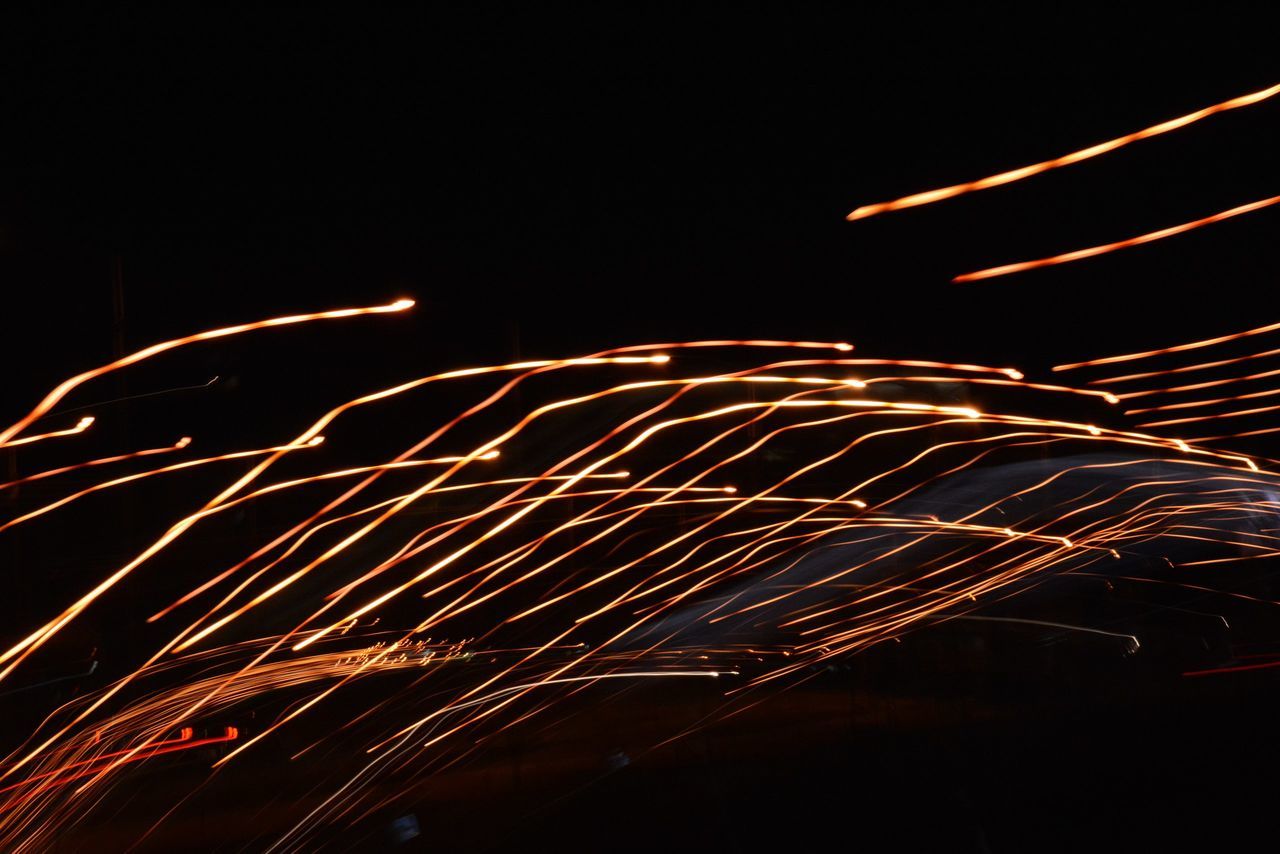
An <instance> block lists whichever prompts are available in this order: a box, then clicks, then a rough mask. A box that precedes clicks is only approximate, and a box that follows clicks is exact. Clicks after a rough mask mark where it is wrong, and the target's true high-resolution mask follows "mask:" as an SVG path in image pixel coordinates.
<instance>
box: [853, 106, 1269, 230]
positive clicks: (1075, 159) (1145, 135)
mask: <svg viewBox="0 0 1280 854" xmlns="http://www.w3.org/2000/svg"><path fill="white" fill-rule="evenodd" d="M1276 94H1280V83H1277V84H1276V85H1274V86H1269V87H1268V88H1266V89H1262V90H1260V91H1258V92H1252V93H1250V94H1248V95H1240V96H1239V97H1236V98H1231V99H1230V100H1227V101H1223V102H1221V103H1218V104H1214V105H1213V106H1210V107H1204V108H1203V109H1199V110H1196V111H1195V112H1192V113H1187V114H1186V115H1184V116H1179V117H1178V118H1176V119H1169V120H1168V121H1164V122H1160V123H1159V124H1156V125H1152V126H1151V127H1148V128H1144V129H1142V130H1140V131H1135V132H1133V133H1128V134H1125V135H1124V136H1118V137H1116V138H1115V139H1110V140H1107V141H1106V142H1101V143H1098V144H1097V145H1091V146H1089V147H1088V148H1082V149H1080V150H1079V151H1073V152H1071V153H1070V154H1064V155H1062V156H1061V157H1055V158H1053V159H1051V160H1043V161H1041V162H1039V163H1033V164H1031V165H1030V166H1022V167H1020V168H1018V169H1011V170H1009V171H1008V172H1001V173H999V174H996V175H991V176H989V177H986V178H979V179H978V180H976V181H967V182H965V183H963V184H953V185H952V186H950V187H941V188H939V189H936V190H927V191H925V192H923V193H914V194H912V195H910V196H903V197H902V198H900V199H895V200H893V201H890V202H879V203H877V204H872V205H863V206H862V207H859V208H856V209H855V210H854V211H853V212H852V213H850V214H849V215H848V216H847V217H846V219H848V220H849V221H851V222H852V221H854V220H859V219H866V218H867V217H869V216H875V215H876V214H881V213H885V212H887V211H896V210H902V209H904V208H912V207H918V206H920V205H927V204H932V203H933V202H940V201H943V200H944V199H952V198H955V197H956V196H961V195H964V194H966V193H972V192H976V191H977V190H986V189H990V188H991V187H999V186H1002V185H1004V184H1012V183H1013V182H1014V181H1021V180H1023V179H1024V178H1030V177H1032V176H1033V175H1040V174H1042V173H1044V172H1048V171H1050V170H1053V169H1060V168H1062V167H1063V166H1070V165H1071V164H1073V163H1079V162H1081V161H1083V160H1088V159H1090V158H1093V157H1098V156H1100V155H1103V154H1107V153H1109V152H1112V151H1115V150H1116V149H1118V148H1122V147H1124V146H1126V145H1129V144H1130V143H1133V142H1137V141H1138V140H1142V139H1150V138H1151V137H1153V136H1159V135H1161V134H1165V133H1169V132H1170V131H1175V130H1178V129H1179V128H1184V127H1186V126H1187V125H1190V124H1193V123H1195V122H1198V121H1200V120H1201V119H1206V118H1208V117H1209V116H1213V115H1216V114H1218V113H1221V112H1225V111H1227V110H1235V109H1238V108H1240V107H1248V106H1251V105H1253V104H1258V103H1261V102H1262V101H1265V100H1267V99H1268V98H1271V97H1274V96H1275V95H1276Z"/></svg>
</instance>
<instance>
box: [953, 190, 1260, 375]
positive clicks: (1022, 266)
mask: <svg viewBox="0 0 1280 854" xmlns="http://www.w3.org/2000/svg"><path fill="white" fill-rule="evenodd" d="M1276 202H1280V196H1271V197H1269V198H1265V199H1259V200H1258V201H1256V202H1249V203H1248V204H1244V205H1238V206H1237V207H1234V208H1230V209H1228V210H1225V211H1221V212H1219V213H1216V214H1212V215H1210V216H1206V217H1201V218H1200V219H1197V220H1192V221H1191V222H1184V223H1182V224H1180V225H1174V226H1170V227H1169V228H1162V229H1159V230H1157V231H1149V232H1147V233H1146V234H1139V235H1138V236H1137V237H1130V238H1128V239H1127V240H1117V241H1115V242H1114V243H1104V244H1102V245H1100V246H1090V247H1089V248H1087V249H1076V250H1074V251H1072V252H1064V253H1062V254H1061V255H1051V256H1049V257H1048V258H1039V259H1037V260H1035V261H1019V262H1017V263H1016V264H1003V265H1001V266H999V267H988V268H986V269H985V270H977V271H975V272H973V273H963V274H961V275H959V276H956V277H955V278H953V279H952V280H951V281H952V282H955V283H957V284H962V283H964V282H976V281H980V280H982V279H993V278H995V277H997V276H1008V275H1010V274H1012V273H1022V272H1025V271H1027V270H1038V269H1040V268H1041V267H1052V266H1054V265H1056V264H1066V263H1069V262H1071V261H1081V260H1083V259H1085V258H1094V257H1096V256H1098V255H1106V254H1107V253H1108V252H1115V251H1116V250H1118V249H1128V248H1130V247H1132V246H1141V245H1142V244H1144V243H1152V242H1154V241H1156V240H1163V239H1164V238H1166V237H1174V236H1175V235H1178V234H1185V233H1186V232H1188V231H1193V230H1194V229H1197V228H1202V227H1203V226H1206V225H1212V224H1213V223H1215V222H1222V221H1223V220H1226V219H1231V218H1232V217H1237V216H1240V215H1242V214H1247V213H1252V212H1253V211H1257V210H1261V209H1263V208H1268V207H1270V206H1272V205H1274V204H1275V203H1276ZM1066 367H1078V366H1066ZM1066 367H1064V368H1062V370H1065V369H1066Z"/></svg>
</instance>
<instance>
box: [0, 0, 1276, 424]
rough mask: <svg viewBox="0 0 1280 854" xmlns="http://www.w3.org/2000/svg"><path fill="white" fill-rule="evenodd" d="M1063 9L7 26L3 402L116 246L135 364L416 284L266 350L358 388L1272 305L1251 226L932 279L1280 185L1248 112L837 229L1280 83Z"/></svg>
mask: <svg viewBox="0 0 1280 854" xmlns="http://www.w3.org/2000/svg"><path fill="white" fill-rule="evenodd" d="M1073 15H1075V17H1070V18H1065V19H1063V20H1062V21H1060V22H1059V23H1058V24H1056V25H1055V26H1054V28H1053V29H1052V30H1048V29H1045V26H1046V25H1044V24H1040V23H1037V22H1034V21H1032V17H1033V16H1032V15H1031V14H1030V13H1029V12H1028V13H1027V14H1026V16H1024V17H1023V18H1021V19H1018V18H1016V17H1015V18H1014V19H997V18H994V17H977V16H971V15H969V14H966V15H952V16H950V17H947V18H945V19H939V18H938V17H935V16H932V15H928V14H926V13H925V11H924V10H923V9H911V10H906V11H904V12H902V13H901V14H900V15H898V16H897V17H896V18H893V19H886V18H871V17H868V16H865V15H862V14H859V13H854V12H847V13H845V14H821V15H820V14H815V15H813V16H802V15H798V14H792V13H784V12H780V11H779V12H774V13H772V14H770V15H750V16H744V15H743V14H742V13H741V12H740V11H735V10H734V9H733V8H732V7H730V6H723V7H715V6H703V7H701V11H698V12H697V13H690V12H688V11H682V12H678V13H677V12H674V11H672V10H670V9H668V10H666V11H661V12H660V11H646V12H641V11H634V10H633V11H631V12H629V13H628V14H627V15H626V16H605V15H603V14H600V13H586V14H581V15H574V16H569V15H564V14H561V15H557V16H554V17H549V16H546V15H544V14H543V13H541V12H535V11H531V10H528V9H526V10H524V11H521V12H516V13H510V12H503V13H499V12H497V11H491V12H488V13H476V14H473V15H470V16H469V17H466V18H457V17H454V18H446V17H440V16H438V15H436V14H435V13H433V12H430V11H427V10H425V9H418V10H413V11H401V12H396V13H381V14H379V15H370V16H359V17H355V16H351V15H345V14H333V13H318V12H316V11H314V10H308V9H303V8H295V9H292V10H283V11H281V10H277V11H271V12H258V13H254V14H252V15H247V16H236V17H231V16H228V15H227V14H225V13H221V12H218V13H203V14H192V13H190V12H186V11H183V12H178V11H174V12H169V13H155V12H149V13H146V14H145V15H144V14H143V13H139V12H129V13H106V12H96V13H92V14H89V13H82V14H80V15H77V16H65V17H62V18H57V19H53V18H50V19H42V20H18V19H14V18H12V17H9V19H8V20H7V21H6V26H4V27H3V29H4V31H5V32H6V36H5V45H4V49H3V51H2V53H3V54H4V62H5V64H6V66H7V74H6V77H7V82H6V83H5V86H4V99H5V102H6V107H5V116H6V132H5V135H4V137H5V138H4V142H3V146H4V148H5V149H6V151H5V153H4V157H3V169H4V172H5V173H6V174H5V175H4V180H3V182H2V183H0V187H2V189H0V193H2V196H0V275H2V276H3V283H4V284H3V288H4V293H5V299H6V304H5V306H4V314H5V320H4V323H3V329H4V333H5V337H4V341H3V343H2V344H0V356H3V357H4V359H5V364H7V365H10V366H13V367H14V368H15V369H16V370H14V371H9V372H6V375H5V376H4V377H3V379H2V380H0V383H3V388H4V391H5V398H6V399H5V403H4V408H5V411H6V412H8V411H13V410H16V409H17V408H18V407H19V406H21V405H22V404H23V403H25V402H26V401H28V400H29V399H30V398H31V397H32V396H34V395H35V394H36V393H37V392H38V391H40V390H42V389H45V388H47V387H48V386H49V385H50V384H51V383H52V382H53V381H55V380H56V379H59V378H61V377H62V376H63V375H65V374H67V373H70V372H72V371H74V370H77V369H80V368H83V367H85V366H88V365H89V364H93V363H97V362H100V361H104V360H105V359H107V358H108V357H109V356H110V354H111V347H112V330H111V313H112V307H111V306H112V303H111V275H110V268H111V259H112V258H114V257H119V258H120V259H121V261H122V265H123V271H124V285H125V296H126V322H125V344H126V346H127V347H128V348H129V349H133V348H136V347H140V346H143V345H145V344H148V343H151V342H153V341H155V340H159V339H163V338H165V337H169V336H172V335H177V334H182V333H186V332H190V331H195V330H197V329H201V328H208V327H210V326H215V325H221V324H224V323H229V322H238V321H245V320H251V319H256V318H260V317H264V316H269V315H271V314H275V313H283V312H293V311H300V310H315V309H322V308H329V307H337V306H342V305H356V304H368V303H376V302H382V301H386V300H388V299H390V298H394V297H397V296H400V295H404V294H409V295H412V296H415V297H416V298H418V299H419V301H420V307H419V309H418V310H417V311H416V313H415V316H414V317H413V318H412V319H407V318H406V319H395V320H383V321H378V320H371V321H360V322H358V323H356V324H349V325H348V326H346V327H343V328H333V327H330V328H328V329H325V330H318V329H314V328H313V329H311V330H307V331H304V332H298V333H294V332H289V333H273V334H274V336H275V337H273V338H271V343H268V344H264V345H262V346H264V347H266V348H267V350H266V352H267V354H268V355H270V354H271V352H272V350H271V348H280V351H279V353H277V355H279V354H280V353H293V354H297V353H303V354H307V357H308V358H310V357H312V356H314V357H316V358H321V357H325V358H328V357H333V356H336V357H335V358H330V359H329V361H327V362H325V363H324V369H325V370H326V371H332V372H335V374H342V375H343V376H347V377H348V379H351V380H352V385H353V386H356V385H362V384H363V383H358V382H356V379H355V378H356V377H357V375H359V374H361V373H368V374H369V376H370V377H371V378H372V379H374V380H377V379H381V378H382V377H384V376H385V377H389V378H399V377H402V376H404V375H406V374H408V373H410V372H416V371H417V368H418V367H419V366H427V367H429V368H434V367H445V366H450V367H451V366H454V365H457V364H459V363H464V362H473V361H477V360H489V359H502V358H505V357H507V356H509V355H510V354H511V353H512V351H513V350H517V349H518V350H519V351H520V352H522V353H524V354H526V355H568V354H570V353H573V352H577V351H584V350H591V349H597V348H600V347H603V346H608V345H616V344H623V343H633V342H639V341H642V340H654V339H669V338H693V337H752V336H768V337H802V338H814V339H833V340H850V341H852V342H854V343H855V344H857V345H858V346H859V348H860V349H861V350H862V351H863V352H864V353H874V354H876V355H885V356H898V357H951V358H956V359H961V358H962V359H966V360H968V359H973V360H980V359H987V360H992V361H996V362H1000V363H1006V362H1015V363H1018V364H1020V365H1028V366H1030V367H1035V366H1036V365H1037V364H1045V363H1052V362H1053V361H1055V360H1056V359H1070V358H1072V357H1076V356H1086V357H1087V356H1091V355H1099V354H1102V353H1105V352H1112V351H1115V350H1117V349H1119V350H1124V349H1128V348H1130V347H1133V346H1139V345H1141V344H1147V343H1150V344H1157V345H1158V344H1163V343H1172V342H1174V341H1177V340H1180V339H1183V338H1185V337H1188V336H1192V335H1199V334H1201V333H1213V332H1219V331H1230V330H1234V329H1236V328H1239V327H1240V326H1241V325H1247V324H1249V323H1251V322H1252V321H1253V320H1254V319H1255V318H1257V317H1263V318H1264V319H1265V320H1271V319H1273V318H1274V314H1273V313H1272V312H1269V311H1268V309H1269V307H1270V305H1271V304H1272V303H1273V300H1272V298H1271V297H1270V294H1271V293H1272V288H1273V283H1274V281H1275V274H1276V266H1277V260H1276V256H1275V254H1274V252H1273V251H1272V247H1273V241H1271V240H1269V239H1268V238H1269V237H1270V235H1271V234H1272V233H1273V230H1274V227H1275V223H1276V216H1277V214H1276V213H1275V212H1274V211H1268V212H1263V213H1258V214H1255V215H1252V216H1250V217H1245V218H1241V219H1237V220H1235V221H1233V222H1231V223H1227V224H1222V225H1218V226H1214V227H1211V228H1209V229H1206V230H1203V231H1201V232H1198V233H1196V234H1193V235H1187V236H1185V237H1180V238H1177V239H1174V240H1170V241H1166V242H1164V243H1161V244H1158V245H1155V246H1151V247H1146V248H1140V249H1135V250H1131V251H1127V252H1124V253H1120V254H1116V255H1112V256H1109V257H1107V258H1105V259H1097V260H1092V261H1086V262H1083V263H1078V264H1073V265H1067V266H1064V267H1061V268H1056V269H1051V270H1044V271H1038V272H1032V273H1028V274H1024V275H1020V276H1016V277H1011V278H1007V279H1002V280H996V281H993V282H989V283H986V284H978V285H972V286H967V287H964V286H954V285H951V284H949V278H950V276H952V275H954V274H957V273H960V272H965V271H969V270H972V269H976V268H979V267H986V266H990V265H993V264H998V263H1004V262H1009V261H1015V260H1024V259H1028V258H1035V257H1040V256H1042V255H1046V254H1052V253H1056V252H1060V251H1065V250H1069V249H1074V248H1078V247H1081V246H1088V245H1093V244H1095V243H1101V242H1107V241H1110V240H1115V239H1119V238H1123V237H1128V236H1132V235H1134V234H1137V233H1139V232H1143V231H1148V230H1152V229H1155V228H1159V227H1163V226H1166V225H1171V224H1174V223H1178V222H1182V221H1186V220H1190V219H1194V218H1198V217H1200V216H1204V215H1207V214H1209V213H1212V212H1215V211H1218V210H1222V209H1225V208H1228V207H1232V206H1235V205H1238V204H1241V203H1244V202H1247V201H1250V200H1253V199H1256V198H1261V197H1264V196H1267V195H1271V194H1273V193H1275V192H1276V188H1277V186H1280V183H1278V182H1277V174H1278V173H1277V166H1276V160H1275V157H1274V152H1275V151H1276V150H1280V139H1277V127H1280V125H1278V124H1277V122H1276V121H1275V118H1276V109H1277V106H1276V105H1275V104H1267V105H1263V106H1259V107H1254V108H1249V109H1244V110H1238V111H1235V112H1233V113H1229V114H1226V115H1222V116H1218V117H1214V118H1212V119H1210V120H1208V121H1205V122H1203V123H1201V124H1199V125H1196V126H1194V127H1193V128H1190V129H1187V130H1183V131H1180V132H1178V133H1176V134H1172V135H1170V136H1167V137H1164V138H1161V139H1158V140H1153V141H1147V142H1143V143H1140V144H1137V145H1134V146H1131V147H1130V148H1128V149H1126V150H1124V151H1122V152H1119V153H1116V154H1112V155H1109V156H1107V157H1105V158H1102V159H1100V160H1096V161H1093V162H1090V163H1088V164H1085V165H1081V166H1076V167H1073V168H1070V169H1065V170H1061V171H1059V172H1057V173H1054V174H1051V175H1047V176H1042V177H1039V178H1036V179H1033V180H1030V181H1026V182H1023V183H1020V184H1018V185H1015V186H1013V187H1008V188H1002V189H997V190H994V191H988V192H984V193H980V194H977V195H973V196H969V197H966V198H964V199H959V200H953V201H950V202H947V203H943V204H939V205H936V206H931V207H928V208H923V209H916V210H913V211H907V212H901V213H897V214H889V215H886V216H883V217H880V218H875V219H872V220H868V221H865V222H860V223H856V224H850V223H846V222H845V221H844V219H843V215H844V213H846V212H847V211H848V210H849V209H851V208H852V207H854V206H856V205H858V204H862V203H866V202H873V201H881V200H884V199H888V198H893V197H897V196H900V195H903V194H905V193H908V192H913V191H918V190H922V189H927V188H930V187H934V186H938V185H942V184H949V183H953V182H955V181H959V180H967V179H972V178H976V177H979V176H983V175H987V174H991V173H993V172H995V171H999V170H1003V169H1006V168H1011V167H1014V166H1018V165H1023V164H1024V163H1028V162H1033V161H1036V160H1040V159H1043V158H1045V157H1050V156H1055V155H1057V154H1061V153H1064V152H1066V151H1069V150H1073V149H1075V148H1079V147H1082V146H1084V145H1088V144H1092V143H1094V142H1097V141H1100V140H1102V139H1106V138H1109V137H1112V136H1115V135H1117V134H1120V133H1125V132H1129V131H1132V130H1135V129H1138V128H1140V127H1145V126H1146V125H1148V124H1151V123H1154V122H1156V121H1160V120H1163V119H1166V118H1170V117H1173V116H1176V115H1180V114H1182V113H1185V112H1188V111H1190V110H1193V109H1196V108H1198V107H1201V106H1205V105H1208V104H1211V103H1215V102H1218V101H1221V100H1224V99H1226V98H1229V97H1233V96H1235V95H1239V94H1243V93H1245V92H1250V91H1254V90H1257V89H1260V88H1263V87H1264V86H1267V85H1269V84H1271V83H1273V82H1275V79H1276V77H1277V75H1276V69H1275V63H1274V61H1273V60H1274V55H1275V52H1274V49H1273V48H1272V47H1271V46H1269V45H1267V44H1266V40H1267V35H1268V34H1267V33H1265V32H1264V28H1262V27H1260V26H1258V23H1257V22H1256V21H1254V20H1252V19H1250V18H1248V17H1247V16H1245V15H1240V14H1231V13H1227V12H1221V13H1218V12H1215V16H1214V18H1213V19H1212V20H1203V19H1193V20H1184V21H1181V22H1178V23H1179V24H1180V26H1179V29H1180V30H1181V32H1180V33H1179V34H1178V35H1176V36H1172V35H1169V34H1167V33H1166V32H1164V31H1157V30H1155V29H1151V28H1150V22H1149V21H1148V20H1147V19H1145V18H1142V17H1139V16H1137V15H1119V16H1117V15H1115V14H1112V15H1109V16H1106V17H1103V16H1090V14H1088V13H1086V12H1073ZM357 327H361V328H357ZM326 354H327V355H326ZM208 358H209V359H212V360H214V361H215V362H216V359H214V357H212V356H210V357H208ZM405 360H410V361H411V362H412V363H413V364H412V365H411V366H409V367H406V366H405ZM212 367H213V368H215V369H216V368H217V365H216V364H213V365H212ZM198 372H199V371H198V370H197V369H193V374H192V377H193V378H194V374H195V373H198Z"/></svg>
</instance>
